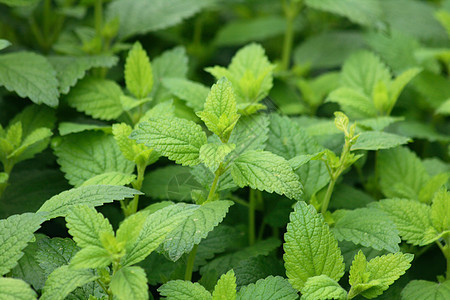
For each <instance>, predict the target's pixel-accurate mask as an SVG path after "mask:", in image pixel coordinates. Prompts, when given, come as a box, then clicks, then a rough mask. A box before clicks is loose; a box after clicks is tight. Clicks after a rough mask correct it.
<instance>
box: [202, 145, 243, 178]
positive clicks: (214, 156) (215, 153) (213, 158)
mask: <svg viewBox="0 0 450 300" xmlns="http://www.w3.org/2000/svg"><path fill="white" fill-rule="evenodd" d="M235 148H236V145H234V144H205V145H203V146H202V147H201V148H200V160H201V161H202V163H204V164H205V165H206V166H207V167H208V168H209V169H210V170H211V172H215V171H216V170H217V168H218V167H219V165H220V163H221V162H223V161H224V160H225V157H226V156H227V155H228V154H230V152H231V151H233V150H234V149H235Z"/></svg>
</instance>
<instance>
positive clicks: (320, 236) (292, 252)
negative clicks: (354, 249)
mask: <svg viewBox="0 0 450 300" xmlns="http://www.w3.org/2000/svg"><path fill="white" fill-rule="evenodd" d="M284 239H285V241H286V242H285V243H284V245H283V248H284V252H285V253H284V256H283V258H284V263H285V267H286V275H287V277H288V279H289V282H290V283H291V285H292V286H293V287H294V288H295V289H297V290H299V291H301V290H302V288H303V287H304V285H305V283H306V281H307V280H308V278H310V277H314V276H318V275H327V276H328V277H330V278H331V279H333V280H335V281H337V280H339V279H340V278H341V277H342V275H344V261H343V257H342V254H341V251H340V249H339V247H338V243H337V240H336V239H335V238H334V236H333V234H332V233H331V232H330V229H329V227H328V225H327V224H326V223H325V221H324V219H323V217H322V215H320V214H318V213H317V212H316V211H315V209H314V208H313V207H312V206H311V205H309V206H308V205H306V203H305V202H303V201H300V202H298V203H297V204H296V205H295V207H294V212H293V213H291V215H290V223H289V224H288V225H287V232H286V234H285V236H284Z"/></svg>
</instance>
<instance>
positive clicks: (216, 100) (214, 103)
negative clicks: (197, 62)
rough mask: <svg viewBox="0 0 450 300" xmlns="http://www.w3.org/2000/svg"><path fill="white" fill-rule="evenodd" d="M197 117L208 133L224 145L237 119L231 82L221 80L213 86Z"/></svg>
mask: <svg viewBox="0 0 450 300" xmlns="http://www.w3.org/2000/svg"><path fill="white" fill-rule="evenodd" d="M197 115H198V116H199V117H200V118H201V119H202V121H203V122H204V123H205V125H206V126H207V127H208V129H209V130H210V131H212V132H213V133H215V134H216V135H217V136H218V137H219V138H220V139H221V140H222V142H224V143H226V142H227V141H228V139H229V138H230V135H231V131H233V128H234V126H235V125H236V122H237V120H238V119H239V115H238V114H237V108H236V99H235V96H234V91H233V87H232V86H231V82H229V81H228V80H226V79H225V78H221V79H220V80H219V81H218V82H217V83H216V84H214V85H213V86H212V88H211V91H210V92H209V94H208V97H207V98H206V102H205V108H204V110H203V111H201V112H198V113H197Z"/></svg>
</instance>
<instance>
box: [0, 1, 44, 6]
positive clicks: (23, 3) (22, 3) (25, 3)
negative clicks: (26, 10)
mask: <svg viewBox="0 0 450 300" xmlns="http://www.w3.org/2000/svg"><path fill="white" fill-rule="evenodd" d="M38 1H39V0H0V2H1V3H5V4H6V5H8V6H29V5H33V4H35V3H37V2H38Z"/></svg>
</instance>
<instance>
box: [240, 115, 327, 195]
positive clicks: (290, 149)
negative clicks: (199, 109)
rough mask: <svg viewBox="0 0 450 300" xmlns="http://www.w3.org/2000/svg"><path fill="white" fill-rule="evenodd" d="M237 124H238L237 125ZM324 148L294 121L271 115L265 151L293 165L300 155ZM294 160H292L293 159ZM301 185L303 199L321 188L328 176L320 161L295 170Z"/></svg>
mask: <svg viewBox="0 0 450 300" xmlns="http://www.w3.org/2000/svg"><path fill="white" fill-rule="evenodd" d="M238 124H239V123H238ZM323 149H324V148H323V147H322V146H320V145H319V143H318V142H317V141H316V140H315V138H313V137H311V136H310V135H309V134H308V133H307V132H306V131H305V129H304V128H303V127H302V126H300V125H299V124H298V123H297V122H295V121H294V120H291V119H289V118H287V117H281V116H279V115H276V114H274V115H272V117H271V121H270V131H269V139H268V140H267V145H266V150H267V151H270V152H272V153H275V154H277V155H279V156H282V157H284V158H285V159H289V160H290V161H289V163H290V164H291V163H294V162H295V161H296V160H297V163H298V162H299V161H298V160H299V159H300V158H299V157H298V156H300V155H310V154H316V153H318V152H320V151H322V150H323ZM294 158H295V160H292V159H294ZM296 173H297V174H298V176H299V178H300V182H301V183H302V184H303V187H304V191H305V198H307V199H309V198H310V197H311V195H313V194H314V193H316V192H318V191H319V190H320V189H321V188H323V187H324V186H325V185H326V184H327V183H328V181H329V180H330V179H329V178H330V176H329V175H328V171H327V167H326V166H325V164H324V163H322V162H320V161H311V162H308V163H306V164H305V165H303V166H300V167H299V169H298V170H296Z"/></svg>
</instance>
